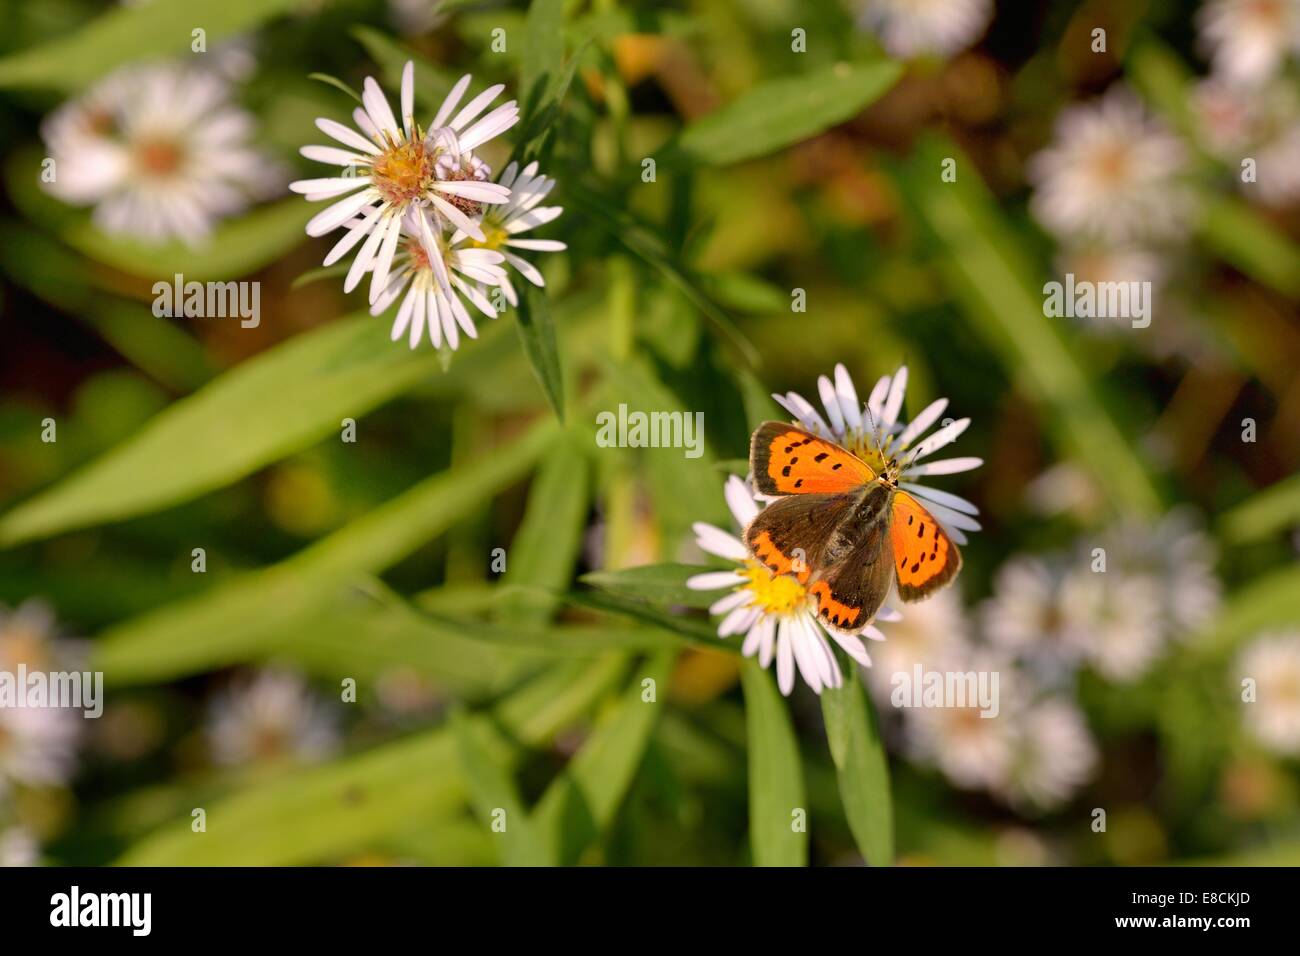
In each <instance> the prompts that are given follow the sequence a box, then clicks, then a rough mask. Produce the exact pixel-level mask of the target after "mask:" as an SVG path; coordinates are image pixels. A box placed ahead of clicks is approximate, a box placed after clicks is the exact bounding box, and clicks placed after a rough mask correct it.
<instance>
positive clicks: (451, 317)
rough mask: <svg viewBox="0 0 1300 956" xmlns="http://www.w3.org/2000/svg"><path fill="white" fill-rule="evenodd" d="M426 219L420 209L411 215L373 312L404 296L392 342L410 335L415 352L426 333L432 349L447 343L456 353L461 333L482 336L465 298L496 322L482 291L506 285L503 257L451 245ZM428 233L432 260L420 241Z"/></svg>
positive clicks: (371, 310)
mask: <svg viewBox="0 0 1300 956" xmlns="http://www.w3.org/2000/svg"><path fill="white" fill-rule="evenodd" d="M428 215H429V213H428V212H427V211H426V210H424V209H420V208H414V209H410V210H408V211H407V213H406V219H405V221H404V222H403V224H402V236H403V238H402V241H401V244H400V245H399V247H398V251H397V253H396V254H395V255H394V256H393V265H392V268H391V270H390V272H389V280H388V288H386V289H385V290H384V291H383V292H382V293H380V296H379V298H378V299H376V300H375V302H374V304H373V305H372V306H371V307H370V312H371V314H372V315H380V314H381V313H383V312H384V311H386V310H387V309H388V307H389V306H391V305H392V304H393V303H394V302H396V301H397V300H398V298H399V297H401V299H402V304H401V307H400V308H398V310H397V316H396V318H395V319H394V320H393V333H392V335H393V341H394V342H396V341H397V340H398V339H399V338H401V337H402V336H403V335H406V337H407V340H408V341H409V343H410V346H411V348H415V347H416V346H417V345H419V344H420V338H421V336H422V335H423V334H424V331H425V330H426V329H427V330H428V335H429V342H430V343H431V344H432V345H433V347H434V348H441V347H442V344H443V341H444V339H445V341H446V343H447V348H449V349H455V348H456V346H457V345H458V344H459V343H460V331H462V330H463V331H464V333H465V334H466V335H468V336H469V337H470V338H477V337H478V330H477V328H476V327H475V325H474V319H473V318H472V317H471V316H470V314H469V311H468V310H467V309H466V308H465V304H464V303H463V302H462V301H461V297H462V296H463V297H464V298H466V299H468V300H469V301H470V302H471V303H472V304H473V305H474V307H475V308H476V309H478V310H479V311H480V312H482V313H483V314H484V315H486V316H487V317H488V318H490V319H494V318H496V315H497V311H496V309H495V308H494V307H493V306H492V303H491V301H490V300H489V299H488V297H487V296H486V295H485V294H484V292H483V289H484V287H485V286H496V285H500V284H501V283H502V282H505V281H506V271H505V269H504V268H502V266H501V263H502V262H504V261H505V257H504V256H503V255H502V254H501V253H500V252H496V251H493V250H492V249H486V248H480V247H476V246H474V245H471V244H469V243H467V242H465V241H460V242H449V241H448V240H446V239H445V238H444V234H443V233H442V231H441V230H438V231H436V232H435V231H434V230H433V229H431V227H430V224H429V223H428V222H427V221H426V220H427V217H428ZM426 234H429V235H432V236H433V243H434V246H433V248H434V249H435V250H436V254H435V255H434V256H432V257H431V256H430V254H429V246H428V245H427V244H426V243H425V242H424V241H422V239H421V237H422V236H424V235H426ZM466 280H469V281H466ZM403 293H405V295H403Z"/></svg>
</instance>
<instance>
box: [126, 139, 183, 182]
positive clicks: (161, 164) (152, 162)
mask: <svg viewBox="0 0 1300 956" xmlns="http://www.w3.org/2000/svg"><path fill="white" fill-rule="evenodd" d="M182 155H183V154H182V152H181V149H180V147H179V146H177V145H176V144H175V143H173V142H171V141H169V140H161V139H150V140H144V141H142V142H140V143H138V144H137V145H136V147H135V159H136V162H137V163H138V164H139V166H140V168H141V169H143V170H145V171H146V172H148V173H152V174H153V175H155V176H166V175H167V174H168V173H174V172H176V170H177V169H179V168H180V165H181V158H182Z"/></svg>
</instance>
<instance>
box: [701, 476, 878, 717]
mask: <svg viewBox="0 0 1300 956" xmlns="http://www.w3.org/2000/svg"><path fill="white" fill-rule="evenodd" d="M725 495H726V499H727V505H728V507H729V508H730V509H731V514H732V517H734V518H735V519H736V523H737V525H739V526H740V527H741V528H744V527H745V526H746V525H748V524H749V523H750V522H751V521H752V520H754V516H755V515H757V514H758V512H759V502H758V501H756V500H755V498H754V493H753V491H752V490H751V488H750V486H749V485H748V483H746V482H744V481H742V480H741V479H740V478H737V477H736V476H734V475H733V476H731V478H729V479H728V480H727V484H726V488H725ZM695 536H696V542H697V543H698V544H699V546H700V548H702V549H703V550H704V551H707V552H708V553H709V554H713V555H717V556H718V557H720V558H726V559H727V560H729V561H734V562H735V563H736V568H735V570H733V571H710V572H707V573H705V574H697V575H695V576H694V577H692V578H690V579H689V580H688V581H687V582H686V583H687V586H688V587H690V588H692V589H694V590H696V591H717V590H721V589H722V588H730V589H731V593H730V594H728V595H727V596H726V597H724V598H722V599H720V600H718V601H717V602H715V603H714V604H713V606H712V607H710V608H709V613H710V614H715V615H722V616H723V617H722V622H721V623H720V624H719V625H718V636H719V637H729V636H730V635H732V634H744V635H745V642H744V644H743V645H742V647H741V651H742V652H743V653H744V655H745V656H746V657H754V656H757V657H758V661H759V664H761V665H762V666H763V667H767V666H768V665H769V664H771V663H772V660H773V658H774V657H775V659H776V677H777V684H778V685H779V686H780V688H781V693H782V694H785V695H787V696H788V695H789V694H790V692H791V691H792V690H794V673H795V666H796V665H798V669H799V673H800V675H801V676H802V677H803V679H804V681H805V682H806V683H807V684H808V686H809V687H811V688H812V689H813V691H814V692H816V693H818V694H820V693H821V691H822V688H823V687H839V686H840V684H841V683H842V682H843V675H842V674H841V673H840V667H839V663H838V662H837V661H836V659H835V654H834V652H833V651H832V650H831V645H830V643H829V642H828V641H827V635H829V636H830V638H831V639H832V640H834V641H835V643H836V644H838V645H839V646H840V647H842V648H843V649H844V651H845V653H847V654H848V655H849V656H850V657H852V658H853V659H854V660H855V661H857V662H858V663H859V664H862V665H863V666H864V667H869V666H871V658H870V657H868V656H867V649H866V645H865V644H863V642H862V639H861V637H859V636H858V635H859V634H861V635H863V636H866V637H869V638H871V639H872V640H884V635H883V634H882V633H881V632H880V630H879V629H878V628H877V627H876V626H875V625H874V624H868V625H867V626H866V627H864V628H862V629H860V630H859V631H858V632H856V633H853V634H850V633H846V632H843V631H838V630H831V629H826V628H823V627H822V625H821V623H820V622H819V621H818V619H817V602H816V600H815V599H814V598H813V597H812V596H811V595H810V594H809V593H808V589H807V588H805V587H804V586H803V584H801V583H800V582H799V580H798V578H796V577H795V576H794V575H792V574H773V573H772V572H771V571H769V570H768V569H767V568H766V567H765V566H764V565H762V564H760V563H759V562H758V561H755V560H754V559H753V558H752V557H751V556H750V553H749V549H748V548H746V547H745V543H744V542H743V541H741V540H740V539H739V538H737V537H736V536H735V535H734V534H731V533H730V532H727V531H723V530H722V529H721V528H717V527H714V526H713V525H711V524H706V523H705V522H697V523H696V525H695ZM893 616H894V615H893V614H892V613H891V612H888V611H885V610H882V611H881V613H879V614H877V616H876V617H877V620H882V621H883V620H889V619H890V618H891V617H893Z"/></svg>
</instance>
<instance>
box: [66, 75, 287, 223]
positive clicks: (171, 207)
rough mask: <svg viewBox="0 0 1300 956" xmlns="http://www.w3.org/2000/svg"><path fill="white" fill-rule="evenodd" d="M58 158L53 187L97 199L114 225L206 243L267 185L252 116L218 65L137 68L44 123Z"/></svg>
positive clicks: (99, 219) (77, 198) (83, 200)
mask: <svg viewBox="0 0 1300 956" xmlns="http://www.w3.org/2000/svg"><path fill="white" fill-rule="evenodd" d="M41 131H42V134H43V135H44V137H45V142H46V144H47V145H48V146H49V150H50V157H51V159H53V160H54V167H53V173H54V178H53V181H51V182H49V183H48V184H47V185H46V188H47V189H48V190H49V191H50V192H51V193H52V194H53V195H55V196H57V197H58V198H59V199H62V200H64V201H65V202H69V203H72V204H74V205H92V206H94V207H95V210H94V220H95V222H96V223H97V224H98V225H99V226H100V227H101V228H103V229H104V230H105V231H106V232H111V233H119V234H126V235H131V236H135V237H137V238H140V239H145V240H150V241H154V242H160V241H163V240H166V239H173V238H175V239H181V240H183V241H185V242H187V243H190V244H198V243H200V242H201V241H202V240H203V239H204V238H205V237H206V236H207V235H208V234H209V233H210V232H211V230H212V227H213V225H214V224H215V223H216V222H217V221H218V220H220V219H222V218H224V217H227V216H230V215H233V214H235V213H238V212H241V211H242V210H243V209H244V208H245V207H246V206H247V205H248V202H249V199H250V198H252V197H253V196H255V195H256V194H257V193H259V192H260V190H261V189H262V187H263V186H264V185H265V167H266V164H267V161H266V159H265V158H264V157H263V156H261V155H260V154H259V153H258V152H257V151H256V150H254V149H253V147H252V146H251V144H250V139H251V136H252V131H253V120H252V117H251V116H250V115H249V114H248V113H246V112H245V111H243V110H241V109H239V108H238V107H236V106H234V105H232V104H231V102H230V93H229V89H228V87H227V86H226V84H225V82H223V81H222V80H221V79H220V78H219V77H217V76H216V75H214V74H213V73H211V72H208V71H203V70H197V69H187V68H184V67H180V66H173V65H165V64H164V65H155V66H143V67H128V68H126V69H123V70H119V71H118V72H116V73H114V74H112V75H111V76H109V77H107V78H106V79H104V80H101V81H100V82H99V83H98V84H97V85H96V86H95V87H94V88H92V89H91V90H90V91H89V92H88V93H86V94H85V95H84V96H82V97H81V98H79V99H76V100H73V101H72V102H70V103H67V104H65V105H63V106H61V107H60V108H59V109H58V110H56V111H55V112H54V113H53V114H51V115H50V116H49V117H48V118H47V119H46V120H45V122H44V124H42V127H41Z"/></svg>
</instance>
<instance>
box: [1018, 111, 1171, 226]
mask: <svg viewBox="0 0 1300 956" xmlns="http://www.w3.org/2000/svg"><path fill="white" fill-rule="evenodd" d="M1185 169H1186V152H1185V150H1184V147H1183V144H1182V142H1181V141H1180V140H1179V139H1178V137H1176V136H1175V135H1174V134H1173V133H1172V132H1170V131H1169V130H1168V129H1167V128H1166V127H1165V126H1164V124H1162V123H1160V122H1159V121H1157V120H1155V119H1153V118H1151V117H1150V116H1148V115H1147V113H1146V110H1145V109H1143V107H1142V104H1141V103H1139V102H1138V101H1137V99H1136V98H1135V97H1134V96H1133V95H1132V93H1130V92H1129V91H1128V90H1127V89H1124V88H1122V87H1112V88H1111V90H1110V91H1109V92H1108V93H1107V94H1106V95H1105V96H1104V97H1102V98H1101V99H1099V100H1097V101H1095V102H1092V103H1088V104H1084V105H1077V106H1071V107H1068V108H1067V109H1066V110H1065V111H1064V112H1063V113H1062V114H1061V116H1060V117H1059V119H1058V120H1057V123H1056V139H1055V140H1054V141H1053V143H1052V145H1051V146H1049V147H1048V148H1047V149H1045V150H1043V151H1042V152H1040V153H1038V154H1037V155H1035V156H1033V157H1031V158H1030V160H1029V163H1028V165H1027V171H1028V174H1029V178H1030V180H1031V181H1032V182H1033V183H1034V186H1035V190H1034V196H1033V199H1032V200H1031V202H1030V209H1031V210H1032V211H1033V213H1034V215H1035V217H1037V219H1038V221H1039V222H1041V223H1042V224H1043V225H1044V226H1045V227H1046V228H1047V229H1048V230H1050V231H1051V232H1053V233H1055V234H1057V235H1058V236H1061V237H1064V238H1068V239H1080V240H1094V241H1101V242H1105V243H1111V244H1123V243H1132V242H1137V241H1141V240H1146V239H1169V238H1175V237H1178V236H1180V235H1181V234H1182V233H1183V232H1185V230H1186V226H1187V222H1188V218H1189V216H1190V214H1191V208H1192V204H1191V195H1190V193H1189V192H1188V190H1187V188H1186V186H1185V185H1184V184H1182V183H1181V182H1180V181H1179V179H1180V177H1181V176H1183V174H1184V172H1185Z"/></svg>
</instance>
